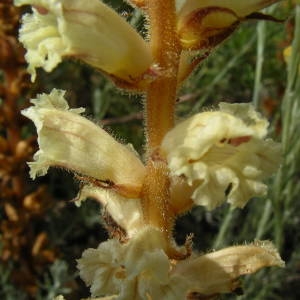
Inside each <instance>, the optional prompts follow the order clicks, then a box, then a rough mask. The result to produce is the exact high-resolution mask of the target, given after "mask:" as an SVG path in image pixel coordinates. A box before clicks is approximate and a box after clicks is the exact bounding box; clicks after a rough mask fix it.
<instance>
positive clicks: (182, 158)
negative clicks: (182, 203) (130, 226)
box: [161, 103, 280, 209]
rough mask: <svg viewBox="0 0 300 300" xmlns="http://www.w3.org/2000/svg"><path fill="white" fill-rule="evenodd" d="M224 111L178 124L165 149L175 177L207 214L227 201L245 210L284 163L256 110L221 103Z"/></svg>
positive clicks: (278, 148) (264, 190)
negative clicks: (187, 185)
mask: <svg viewBox="0 0 300 300" xmlns="http://www.w3.org/2000/svg"><path fill="white" fill-rule="evenodd" d="M220 108H221V110H220V111H212V112H203V113H199V114H197V115H195V116H193V117H191V118H189V119H187V120H186V121H183V122H182V123H179V124H178V125H177V126H175V127H174V128H173V129H172V130H171V131H170V132H169V133H168V134H167V135H166V136H165V138H164V140H163V142H162V145H161V149H162V151H163V153H164V154H165V156H166V158H167V160H168V165H169V168H170V170H171V174H172V175H174V176H181V177H183V178H185V180H186V182H187V183H188V184H189V185H190V186H191V187H192V189H193V194H192V198H193V200H194V202H195V203H196V204H198V205H204V206H206V207H207V208H208V209H213V208H215V207H216V206H218V205H220V204H222V203H223V202H224V201H225V200H226V198H227V199H228V202H230V203H231V204H232V205H233V206H237V207H243V206H244V205H245V204H246V203H247V201H248V200H249V199H250V198H251V197H254V196H260V195H264V194H265V193H266V190H267V186H266V185H265V184H263V183H262V182H261V180H262V179H264V178H266V177H268V176H270V175H271V174H272V173H273V172H274V171H275V170H276V169H277V168H278V165H279V163H280V146H279V144H277V143H275V142H274V141H272V140H271V139H265V136H266V133H267V126H268V122H267V120H265V119H264V118H262V117H261V116H260V115H259V114H258V113H257V112H255V111H254V109H253V107H252V106H251V105H249V104H226V103H221V104H220ZM187 200H188V199H187ZM186 204H187V205H188V201H187V202H186ZM171 205H172V204H171ZM175 206H176V207H178V204H177V205H175Z"/></svg>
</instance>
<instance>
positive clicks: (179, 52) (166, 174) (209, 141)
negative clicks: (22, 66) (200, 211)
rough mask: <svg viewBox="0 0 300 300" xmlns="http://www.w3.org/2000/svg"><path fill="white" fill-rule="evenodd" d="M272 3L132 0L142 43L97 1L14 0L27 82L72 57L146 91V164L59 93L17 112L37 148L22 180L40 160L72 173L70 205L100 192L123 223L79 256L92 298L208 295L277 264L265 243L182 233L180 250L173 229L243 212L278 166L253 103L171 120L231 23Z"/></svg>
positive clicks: (43, 166) (40, 170)
mask: <svg viewBox="0 0 300 300" xmlns="http://www.w3.org/2000/svg"><path fill="white" fill-rule="evenodd" d="M275 2H277V1H276V0H264V1H262V0H251V1H238V0H223V1H219V0H203V1H200V0H177V1H175V0H132V1H129V3H130V4H132V5H133V6H135V7H136V8H137V9H140V10H142V12H143V13H144V14H145V15H146V16H147V19H148V23H149V27H148V28H149V40H144V39H143V38H142V37H141V36H140V35H139V33H138V32H136V31H135V30H134V29H133V28H132V27H131V26H130V25H129V24H128V23H126V21H124V19H123V18H122V17H121V16H119V15H118V14H117V13H116V12H114V11H113V10H112V9H111V8H110V7H108V6H107V5H105V4H104V3H102V2H101V1H99V0H90V1H82V0H15V4H16V5H17V6H20V5H26V4H29V5H32V13H31V14H26V15H24V16H23V21H22V22H23V25H22V27H21V29H20V41H21V42H22V43H23V44H24V46H25V48H26V49H27V53H26V60H27V62H28V72H29V73H30V74H31V76H32V77H31V78H32V80H35V78H36V68H39V67H42V68H44V69H45V70H46V71H47V72H50V71H52V70H53V69H54V68H55V67H56V66H57V65H58V64H59V63H60V62H61V61H62V59H63V58H64V57H72V58H75V59H79V60H82V61H83V62H85V63H87V64H89V65H91V66H92V67H94V68H96V69H98V70H100V71H101V72H103V73H104V74H106V76H108V77H109V78H110V79H111V80H113V81H114V83H115V84H116V86H117V87H119V88H126V89H127V90H129V91H132V92H139V93H143V94H144V95H145V105H144V109H145V116H146V118H145V135H146V141H147V142H146V147H145V149H146V153H145V157H146V159H145V161H142V160H141V159H140V158H139V156H138V155H137V153H136V152H135V151H134V149H133V148H132V147H131V146H130V145H123V144H121V143H120V142H118V141H116V140H115V139H114V138H113V137H112V136H110V135H109V134H108V133H107V132H105V131H104V130H103V129H102V128H100V127H99V126H97V125H95V124H94V123H92V122H91V121H89V120H88V119H86V118H84V117H83V116H82V113H84V109H83V108H78V109H70V108H69V106H68V103H67V101H66V100H65V98H64V94H65V92H64V91H62V90H57V89H53V90H52V92H51V93H50V94H41V95H38V96H37V98H36V99H33V100H31V102H32V104H33V106H32V107H30V108H28V109H26V110H24V111H23V114H24V115H25V116H26V117H28V118H30V119H31V120H32V121H33V122H34V123H35V125H36V128H37V132H38V142H39V148H40V149H39V150H38V152H37V153H36V154H35V156H34V161H33V162H30V163H29V166H30V174H31V177H32V178H35V177H36V176H41V175H45V174H46V173H47V170H48V168H49V167H62V168H65V169H68V170H71V171H73V172H74V173H76V174H79V175H80V176H81V178H83V179H84V183H85V184H84V186H83V187H82V189H81V191H80V193H79V195H78V198H77V204H78V205H79V204H80V202H81V201H84V200H85V199H86V198H87V197H92V198H95V199H97V200H98V201H99V202H100V203H101V204H102V205H103V206H105V208H106V211H107V213H108V214H109V215H110V217H111V218H112V219H113V221H114V223H115V224H116V225H115V226H116V227H118V228H121V230H119V231H118V234H116V233H114V232H113V233H112V235H113V236H114V237H113V238H112V239H110V240H108V241H106V242H104V243H101V244H100V245H99V247H98V248H97V249H87V250H85V251H84V253H83V255H82V258H80V259H79V260H78V268H79V271H80V276H81V278H82V279H83V280H84V282H85V283H86V284H87V285H88V286H90V290H91V295H92V297H104V298H97V299H128V300H132V299H191V298H192V297H196V296H197V297H198V298H199V299H200V298H201V299H202V298H203V299H206V298H214V297H216V296H218V295H219V294H221V293H230V292H234V291H235V290H237V289H238V288H239V287H240V283H239V280H238V279H239V277H240V276H241V275H245V274H251V273H254V272H256V271H257V270H259V269H261V268H264V267H268V266H283V265H284V262H283V261H282V260H281V258H280V256H279V254H278V252H277V250H276V249H275V247H274V246H273V245H272V243H271V242H269V241H255V242H254V243H253V244H249V245H242V246H233V247H229V248H226V249H222V250H219V251H214V252H211V253H208V254H205V255H199V254H197V253H194V252H193V251H192V245H191V243H192V242H191V237H187V239H186V243H185V245H184V246H183V247H179V246H178V245H176V243H175V241H174V239H173V236H172V230H173V226H174V222H175V220H176V218H177V217H178V216H179V215H181V214H183V213H185V212H187V211H189V210H191V208H192V207H193V206H195V205H202V206H205V207H206V208H207V209H208V210H212V209H214V208H216V207H218V206H220V205H221V204H222V203H224V202H225V201H227V202H229V203H230V204H231V205H232V206H233V207H241V208H242V207H244V206H245V205H246V204H247V201H248V200H249V199H250V198H252V197H254V196H262V195H264V194H265V193H266V191H267V186H266V185H265V184H264V183H263V180H264V179H265V178H267V177H269V176H270V175H271V174H273V173H274V172H275V171H276V170H277V168H278V166H279V164H280V145H279V144H278V143H276V142H274V141H273V140H272V139H269V138H267V130H268V121H267V120H266V119H265V118H264V117H263V116H261V115H260V114H259V113H258V112H256V111H255V110H254V108H253V107H252V106H251V105H250V104H226V103H220V105H219V109H217V110H214V111H206V112H202V113H198V114H196V115H194V116H192V117H190V118H188V119H187V120H184V121H182V122H179V123H178V124H176V125H175V122H174V119H175V113H174V109H175V102H176V93H177V90H178V88H179V87H180V86H181V84H182V83H183V81H184V79H186V78H187V77H188V75H189V74H190V73H191V72H192V71H193V70H194V69H195V67H196V66H197V65H198V64H199V63H200V62H201V61H202V60H203V59H205V58H206V57H207V56H208V55H209V54H210V53H211V52H212V50H213V49H214V48H215V47H216V46H217V45H218V44H220V43H221V42H222V41H223V40H224V39H226V38H227V37H229V36H230V35H231V34H232V33H233V32H234V30H235V29H236V28H237V27H238V26H239V25H240V23H242V22H245V21H247V20H248V19H267V20H268V19H269V20H273V18H272V17H271V16H266V15H264V14H262V13H258V12H257V11H258V10H261V9H263V8H265V7H267V6H269V5H271V4H273V3H275ZM116 229H117V228H113V229H112V230H114V231H115V232H117V230H116ZM62 298H63V297H62V296H59V297H57V299H62ZM198 298H197V299H198Z"/></svg>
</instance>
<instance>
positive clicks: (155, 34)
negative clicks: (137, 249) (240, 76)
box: [142, 0, 181, 257]
mask: <svg viewBox="0 0 300 300" xmlns="http://www.w3.org/2000/svg"><path fill="white" fill-rule="evenodd" d="M145 4H146V9H147V13H148V16H149V25H150V47H151V51H152V56H153V60H154V64H155V65H156V66H157V68H158V71H157V77H156V78H155V79H154V81H153V82H151V83H150V84H149V87H148V88H147V90H146V104H145V115H146V138H147V148H146V149H147V158H148V161H147V166H146V170H147V174H146V177H145V180H144V185H143V192H142V204H143V213H144V220H145V223H146V224H149V225H152V226H155V227H156V228H159V230H160V231H161V232H163V234H164V236H165V238H166V240H167V241H168V245H169V248H170V251H168V255H169V256H170V257H171V256H172V255H173V254H172V247H171V242H170V241H171V239H172V227H173V223H174V217H173V215H172V212H171V210H170V209H169V203H170V180H169V174H168V168H167V164H166V162H165V160H164V159H162V158H161V157H160V153H159V147H160V144H161V142H162V139H163V138H164V136H165V134H166V133H167V132H168V131H169V130H170V129H171V128H172V127H173V126H174V111H175V101H176V88H177V73H178V65H179V57H180V50H181V49H180V46H179V42H178V38H177V34H176V10H175V2H174V0H146V1H145Z"/></svg>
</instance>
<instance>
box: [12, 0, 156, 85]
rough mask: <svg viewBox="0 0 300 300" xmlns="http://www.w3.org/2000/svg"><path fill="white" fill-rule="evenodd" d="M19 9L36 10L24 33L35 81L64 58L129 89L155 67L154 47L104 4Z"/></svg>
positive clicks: (30, 0) (28, 0)
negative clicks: (38, 70) (38, 72)
mask: <svg viewBox="0 0 300 300" xmlns="http://www.w3.org/2000/svg"><path fill="white" fill-rule="evenodd" d="M15 4H16V5H17V6H20V5H24V4H32V5H34V7H33V14H27V15H25V16H24V17H23V25H22V27H21V29H20V41H21V42H22V43H23V44H24V45H25V47H26V48H27V54H26V56H25V58H26V59H27V61H28V62H29V68H28V70H29V72H30V73H31V75H32V80H34V79H35V68H37V67H43V68H44V69H45V70H46V71H48V72H50V71H51V70H52V69H54V68H55V67H56V65H57V64H58V63H60V62H61V60H62V57H63V56H72V57H75V58H79V59H82V60H83V61H84V62H86V63H88V64H90V65H92V66H93V67H95V68H97V69H99V70H102V71H104V72H105V73H106V74H108V75H112V76H113V78H119V79H120V80H122V81H125V82H127V84H128V85H129V84H130V83H132V84H134V83H135V78H137V77H140V76H142V75H143V73H144V72H146V71H147V69H148V68H149V67H150V65H151V63H152V58H151V53H150V49H149V47H148V44H147V43H146V42H145V41H144V40H143V38H142V37H141V36H140V35H139V34H138V33H137V32H136V31H135V30H134V29H133V28H132V27H131V26H130V25H129V24H128V23H127V22H126V21H125V20H124V19H123V18H122V17H121V16H119V15H118V14H117V13H116V12H115V11H114V10H112V9H111V8H109V7H108V6H107V5H105V4H104V3H102V2H101V1H98V0H89V1H88V5H86V6H85V7H84V8H82V6H81V1H78V0H72V1H62V2H61V1H57V0H49V1H43V0H15ZM79 20H80V22H79ZM95 41H97V42H95ZM137 53H138V55H139V59H137V58H136V54H137Z"/></svg>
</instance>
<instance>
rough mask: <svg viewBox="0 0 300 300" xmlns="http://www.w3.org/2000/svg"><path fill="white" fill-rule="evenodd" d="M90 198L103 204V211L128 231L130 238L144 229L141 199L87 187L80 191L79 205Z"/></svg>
mask: <svg viewBox="0 0 300 300" xmlns="http://www.w3.org/2000/svg"><path fill="white" fill-rule="evenodd" d="M88 197H91V198H94V199H96V200H98V201H99V202H100V203H101V204H102V206H103V209H104V210H105V211H106V212H107V213H108V214H109V215H110V216H111V217H112V218H113V220H114V221H115V222H116V223H117V224H118V225H119V226H120V227H121V228H122V229H124V230H125V231H126V233H127V237H128V238H132V237H133V236H134V235H135V234H136V233H137V232H138V231H139V230H140V229H141V228H143V227H144V220H143V211H142V206H141V201H140V199H129V198H124V197H122V196H120V195H119V194H117V193H116V192H115V191H113V190H109V189H103V188H97V187H94V186H90V185H86V186H84V187H83V188H82V190H81V191H80V193H79V197H78V200H77V201H78V202H77V203H78V204H79V203H80V201H82V200H85V199H86V198H88Z"/></svg>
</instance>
